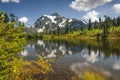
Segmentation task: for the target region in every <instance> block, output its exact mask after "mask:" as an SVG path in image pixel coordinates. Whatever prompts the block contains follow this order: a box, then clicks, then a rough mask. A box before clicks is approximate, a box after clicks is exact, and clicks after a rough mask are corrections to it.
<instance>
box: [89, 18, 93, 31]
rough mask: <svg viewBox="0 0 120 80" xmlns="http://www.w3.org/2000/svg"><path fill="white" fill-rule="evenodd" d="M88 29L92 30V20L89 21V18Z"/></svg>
mask: <svg viewBox="0 0 120 80" xmlns="http://www.w3.org/2000/svg"><path fill="white" fill-rule="evenodd" d="M88 29H89V30H92V22H91V19H89V24H88Z"/></svg>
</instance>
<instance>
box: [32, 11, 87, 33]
mask: <svg viewBox="0 0 120 80" xmlns="http://www.w3.org/2000/svg"><path fill="white" fill-rule="evenodd" d="M66 21H68V22H69V25H70V27H71V28H77V29H78V28H81V27H84V25H85V23H84V22H83V21H81V20H78V19H69V18H66V17H63V16H60V15H59V14H58V13H53V14H51V15H43V16H42V17H40V18H39V19H38V20H37V21H36V22H35V23H34V24H33V26H32V27H35V28H36V30H37V31H38V32H44V31H45V30H46V29H49V30H52V31H53V30H55V29H57V26H59V27H60V28H63V29H64V28H65V27H66V26H65V25H66Z"/></svg>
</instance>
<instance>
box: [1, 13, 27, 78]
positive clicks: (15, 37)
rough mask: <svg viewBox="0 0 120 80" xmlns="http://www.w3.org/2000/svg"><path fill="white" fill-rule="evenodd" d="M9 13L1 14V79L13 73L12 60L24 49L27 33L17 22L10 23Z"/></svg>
mask: <svg viewBox="0 0 120 80" xmlns="http://www.w3.org/2000/svg"><path fill="white" fill-rule="evenodd" d="M4 16H7V13H5V15H4V12H0V18H1V20H0V79H5V78H6V77H8V76H9V75H10V73H11V72H12V63H11V61H12V59H13V56H14V55H15V54H17V53H18V52H19V51H21V50H22V49H23V46H24V43H25V42H26V40H25V37H24V36H25V33H24V32H23V31H22V30H21V28H20V25H18V26H16V27H14V26H15V25H16V22H8V21H7V18H8V17H4Z"/></svg>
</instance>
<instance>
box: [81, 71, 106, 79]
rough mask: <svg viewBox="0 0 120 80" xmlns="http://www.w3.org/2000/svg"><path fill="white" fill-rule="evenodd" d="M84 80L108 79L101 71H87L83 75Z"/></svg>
mask: <svg viewBox="0 0 120 80" xmlns="http://www.w3.org/2000/svg"><path fill="white" fill-rule="evenodd" d="M83 80H106V78H105V76H103V75H102V74H100V73H97V72H92V71H86V72H85V74H84V76H83Z"/></svg>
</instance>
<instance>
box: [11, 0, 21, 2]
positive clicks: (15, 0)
mask: <svg viewBox="0 0 120 80" xmlns="http://www.w3.org/2000/svg"><path fill="white" fill-rule="evenodd" d="M11 1H12V2H15V3H19V2H20V0H11Z"/></svg>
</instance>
